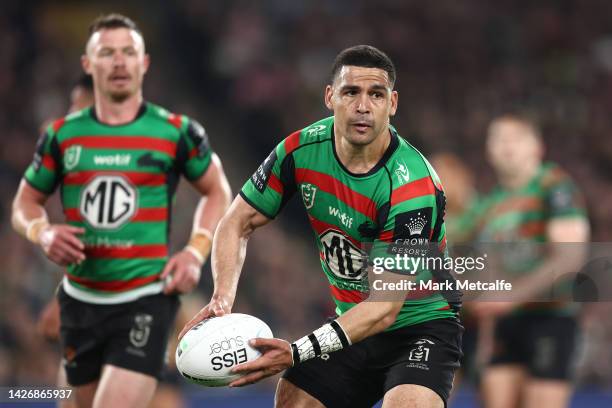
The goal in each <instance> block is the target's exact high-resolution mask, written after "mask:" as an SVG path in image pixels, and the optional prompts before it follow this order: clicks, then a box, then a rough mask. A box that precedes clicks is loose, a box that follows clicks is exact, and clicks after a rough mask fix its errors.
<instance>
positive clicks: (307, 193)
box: [301, 183, 317, 210]
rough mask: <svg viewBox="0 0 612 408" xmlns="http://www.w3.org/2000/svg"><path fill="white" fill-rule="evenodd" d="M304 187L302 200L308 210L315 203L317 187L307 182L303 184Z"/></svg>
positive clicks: (302, 187)
mask: <svg viewBox="0 0 612 408" xmlns="http://www.w3.org/2000/svg"><path fill="white" fill-rule="evenodd" d="M301 189H302V200H304V206H306V209H307V210H310V209H311V208H312V206H313V205H314V200H315V194H316V193H317V187H316V186H315V185H314V184H310V183H305V184H302V186H301Z"/></svg>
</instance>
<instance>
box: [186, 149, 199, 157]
mask: <svg viewBox="0 0 612 408" xmlns="http://www.w3.org/2000/svg"><path fill="white" fill-rule="evenodd" d="M197 155H198V148H197V147H194V148H193V149H191V150H190V151H189V156H188V158H189V159H193V158H194V157H196V156H197Z"/></svg>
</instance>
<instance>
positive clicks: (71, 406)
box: [57, 364, 97, 408]
mask: <svg viewBox="0 0 612 408" xmlns="http://www.w3.org/2000/svg"><path fill="white" fill-rule="evenodd" d="M93 384H94V385H93V386H92V387H90V388H92V389H93V392H91V399H89V401H90V403H91V402H92V401H93V395H94V393H95V392H96V387H95V384H97V381H95V382H94V383H93ZM57 386H58V387H61V388H68V387H70V384H68V379H67V378H66V371H65V370H64V367H63V366H62V365H61V364H60V365H59V367H58V370H57ZM83 393H84V394H85V395H87V394H88V392H87V391H86V390H84V391H83ZM57 407H58V408H77V407H78V405H77V402H76V399H75V398H70V399H64V400H59V402H58V403H57Z"/></svg>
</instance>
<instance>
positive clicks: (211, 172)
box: [191, 153, 231, 195]
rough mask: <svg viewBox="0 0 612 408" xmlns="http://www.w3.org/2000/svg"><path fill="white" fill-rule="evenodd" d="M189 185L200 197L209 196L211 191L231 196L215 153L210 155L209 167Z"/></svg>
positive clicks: (219, 160)
mask: <svg viewBox="0 0 612 408" xmlns="http://www.w3.org/2000/svg"><path fill="white" fill-rule="evenodd" d="M191 185H192V186H193V187H194V188H195V189H196V190H197V191H198V192H199V193H200V194H202V195H209V194H210V193H211V192H213V191H221V192H223V193H224V194H227V195H231V188H230V185H229V182H228V181H227V177H226V176H225V172H224V171H223V166H222V164H221V159H219V156H217V155H216V154H215V153H213V154H212V157H211V162H210V165H209V166H208V168H207V169H206V171H205V172H204V174H202V175H201V176H200V177H199V178H197V179H196V180H194V181H192V182H191Z"/></svg>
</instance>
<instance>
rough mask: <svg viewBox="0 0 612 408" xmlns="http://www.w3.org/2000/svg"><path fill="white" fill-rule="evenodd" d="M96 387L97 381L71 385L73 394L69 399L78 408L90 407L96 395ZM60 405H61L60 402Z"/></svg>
mask: <svg viewBox="0 0 612 408" xmlns="http://www.w3.org/2000/svg"><path fill="white" fill-rule="evenodd" d="M97 388H98V381H97V380H96V381H93V382H91V383H89V384H84V385H79V386H77V387H73V389H74V396H73V397H72V399H71V402H72V403H73V406H76V407H78V408H90V407H93V401H94V397H95V396H96V389H97ZM60 407H63V405H61V404H60Z"/></svg>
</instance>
